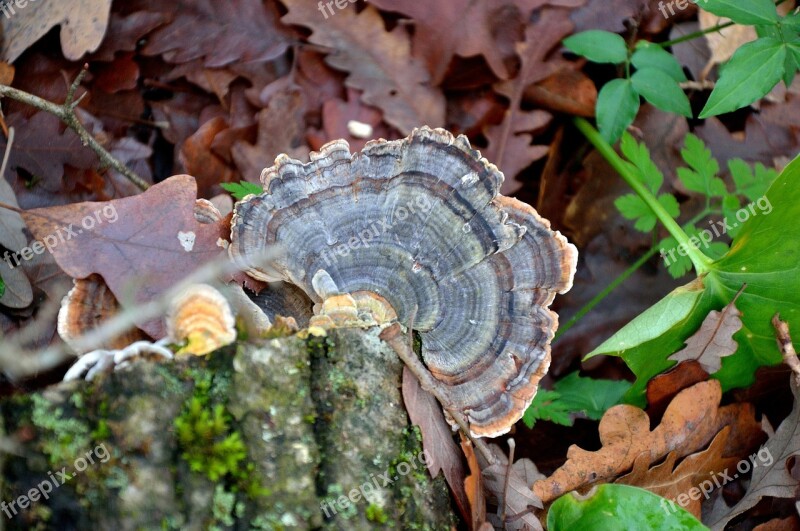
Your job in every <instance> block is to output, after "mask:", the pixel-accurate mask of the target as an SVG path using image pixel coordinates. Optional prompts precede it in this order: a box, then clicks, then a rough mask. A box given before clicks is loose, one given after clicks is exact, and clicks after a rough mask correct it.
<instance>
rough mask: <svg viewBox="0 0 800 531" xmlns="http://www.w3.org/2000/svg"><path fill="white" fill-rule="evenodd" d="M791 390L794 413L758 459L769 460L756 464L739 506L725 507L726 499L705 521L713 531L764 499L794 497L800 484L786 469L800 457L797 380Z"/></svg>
mask: <svg viewBox="0 0 800 531" xmlns="http://www.w3.org/2000/svg"><path fill="white" fill-rule="evenodd" d="M791 388H792V394H793V395H794V406H793V407H792V412H791V413H789V416H788V417H786V418H785V419H783V422H781V424H780V426H778V429H777V430H775V434H774V435H772V436H771V437H770V438H769V440H768V441H767V443H766V444H765V445H764V446H763V447H762V448H761V450H759V453H758V457H759V458H761V457H762V455H763V456H764V457H766V458H768V459H764V460H761V459H759V460H756V461H755V462H753V474H752V476H751V477H750V486H749V488H748V489H747V493H746V494H745V495H744V498H742V499H741V500H739V503H737V504H736V505H734V506H733V507H728V506H727V505H725V501H724V499H722V498H719V499H718V500H717V503H716V504H715V505H714V508H713V510H712V513H711V515H710V516H709V518H708V519H707V521H706V523H707V524H709V526H710V527H711V529H714V530H722V529H724V528H725V526H726V525H727V523H728V522H729V521H731V520H732V519H733V518H736V517H737V516H739V515H740V514H742V513H743V512H745V511H747V510H749V509H750V508H752V507H754V506H755V505H756V504H757V503H758V502H759V500H761V498H763V497H765V496H771V497H773V498H794V497H795V493H796V492H797V488H798V485H799V483H798V481H797V479H795V478H794V477H792V474H791V473H790V471H789V467H788V465H787V461H788V460H789V458H790V457H795V458H796V457H797V456H798V455H800V386H798V384H797V382H796V381H795V379H794V378H792V379H791ZM765 461H768V462H765ZM756 465H759V466H756Z"/></svg>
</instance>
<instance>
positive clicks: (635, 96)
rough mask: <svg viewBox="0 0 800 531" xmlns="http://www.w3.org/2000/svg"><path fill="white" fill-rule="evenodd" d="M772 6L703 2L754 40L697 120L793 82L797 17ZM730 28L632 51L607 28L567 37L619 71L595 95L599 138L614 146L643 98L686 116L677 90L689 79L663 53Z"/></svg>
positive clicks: (799, 38) (733, 61) (749, 0)
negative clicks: (749, 32) (750, 28)
mask: <svg viewBox="0 0 800 531" xmlns="http://www.w3.org/2000/svg"><path fill="white" fill-rule="evenodd" d="M783 1H785V0H781V1H779V2H777V4H781V3H783ZM777 4H775V3H773V2H772V1H771V0H746V1H737V2H731V1H730V0H704V2H703V6H702V8H703V9H704V10H706V11H708V12H710V13H713V14H715V15H718V16H720V17H726V18H729V19H731V21H732V23H736V24H742V25H748V26H754V28H755V31H756V34H757V35H758V38H757V39H756V40H755V41H752V42H749V43H747V44H744V45H743V46H741V47H740V48H739V49H738V50H736V52H735V53H734V54H733V56H732V57H731V58H730V60H728V62H727V63H726V64H725V65H724V67H723V68H722V69H721V72H720V76H719V80H718V81H717V83H716V85H715V87H714V90H713V91H712V92H711V95H710V96H709V98H708V101H707V102H706V104H705V106H704V107H703V109H702V111H701V112H700V116H699V118H701V119H702V118H708V117H710V116H716V115H719V114H724V113H727V112H731V111H734V110H736V109H740V108H742V107H746V106H747V105H750V104H751V103H753V102H754V101H756V100H758V99H760V98H761V97H763V96H764V95H766V94H767V93H768V92H769V91H770V90H772V89H773V88H774V87H775V85H777V84H778V83H779V82H780V81H781V80H783V82H784V83H785V84H786V86H789V84H791V82H792V79H794V76H795V73H796V72H797V70H798V65H800V15H798V14H794V13H793V14H789V15H786V16H781V15H779V14H778V10H777V9H776V5H777ZM728 25H730V24H721V25H719V26H716V27H713V28H708V29H707V30H703V31H700V32H696V33H693V34H690V35H687V36H685V37H681V38H680V39H675V40H673V41H667V42H663V43H650V42H647V41H639V42H638V43H636V45H635V46H634V47H633V50H631V49H630V48H629V46H628V44H627V43H626V42H625V40H624V39H623V38H622V37H621V36H619V35H617V34H616V33H611V32H609V31H602V30H589V31H584V32H581V33H577V34H575V35H572V36H570V37H568V38H566V39H564V46H566V47H567V48H568V49H569V50H570V51H572V52H574V53H575V54H577V55H580V56H582V57H585V58H586V59H588V60H589V61H592V62H594V63H601V64H614V65H618V66H619V67H621V68H623V69H624V72H625V75H624V77H623V78H620V79H614V80H612V81H610V82H608V83H606V84H605V85H604V86H603V87H602V89H600V92H599V93H598V95H597V107H596V116H597V126H598V129H599V131H600V134H601V135H602V136H603V138H605V139H606V141H608V142H609V143H614V142H616V141H617V140H618V139H619V138H620V137H621V136H622V133H623V132H624V131H625V130H626V129H627V128H628V126H629V125H631V124H632V123H633V120H634V118H635V117H636V114H637V113H638V112H639V105H640V97H643V98H644V99H645V100H646V101H648V102H649V103H651V104H652V105H653V106H655V107H657V108H659V109H661V110H662V111H666V112H671V113H675V114H680V115H681V116H686V117H688V118H691V117H692V110H691V105H690V103H689V99H688V98H687V97H686V94H685V93H684V92H683V89H682V88H681V85H680V84H681V83H683V82H685V81H686V76H685V75H684V73H683V69H682V68H681V66H680V63H678V61H677V60H676V59H675V57H674V56H673V55H672V54H670V53H669V52H667V51H666V50H665V49H666V48H668V47H670V46H672V45H674V44H677V43H679V42H683V41H685V40H689V39H691V38H696V37H699V36H701V35H703V34H705V33H710V32H712V31H717V30H719V29H721V28H723V27H725V26H728ZM633 69H635V70H634V71H633V72H632V70H633Z"/></svg>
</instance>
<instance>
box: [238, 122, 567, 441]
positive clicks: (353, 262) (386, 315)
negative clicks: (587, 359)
mask: <svg viewBox="0 0 800 531" xmlns="http://www.w3.org/2000/svg"><path fill="white" fill-rule="evenodd" d="M261 180H262V184H263V187H264V190H265V192H264V193H262V194H260V195H251V196H248V197H247V198H245V199H244V200H242V201H240V202H239V203H237V205H236V206H235V210H234V215H233V220H232V224H231V244H230V246H229V248H228V252H229V254H230V256H231V257H232V258H233V259H234V260H236V261H237V263H238V264H239V265H240V266H241V267H242V268H243V270H244V271H246V272H247V273H248V274H249V275H250V276H252V277H254V278H256V279H259V280H262V281H267V282H288V283H291V284H294V285H296V286H298V287H299V288H300V289H302V290H303V291H304V292H305V293H306V294H307V295H308V296H309V297H310V298H311V299H312V300H313V301H314V303H315V313H316V314H317V315H316V316H315V317H314V318H312V322H314V323H315V324H323V325H328V326H332V325H340V324H344V325H347V324H350V323H364V322H366V323H376V324H382V323H386V322H389V321H392V320H397V321H399V322H400V323H402V324H404V325H406V326H412V327H413V328H414V329H415V330H417V331H418V332H419V333H420V335H421V337H422V357H423V360H424V362H425V364H426V366H427V367H428V369H429V370H430V371H431V373H432V374H433V376H434V377H435V378H436V379H437V380H439V381H440V382H441V383H442V384H443V386H444V387H445V388H446V390H447V394H448V397H449V399H450V401H451V406H452V407H454V408H457V410H459V411H461V412H462V413H463V414H464V415H465V417H466V418H467V420H468V421H469V424H470V430H471V431H472V433H473V435H475V436H497V435H499V434H502V433H505V432H506V431H508V429H509V428H510V426H511V425H512V424H513V423H514V422H516V421H517V420H519V418H520V417H521V416H522V413H523V412H524V411H525V409H526V408H527V406H528V405H529V404H530V402H531V400H532V399H533V396H534V395H535V393H536V388H537V386H538V383H539V380H540V379H541V377H542V376H543V375H544V374H545V373H546V371H547V368H548V366H549V364H550V341H551V340H552V338H553V335H554V333H555V329H556V327H557V325H558V316H557V315H556V314H555V313H554V312H552V311H550V310H549V309H548V307H549V306H550V304H551V303H552V302H553V298H554V297H555V294H556V293H564V292H566V291H567V290H569V288H570V287H571V285H572V279H573V275H574V273H575V266H576V261H577V250H576V249H575V247H574V246H573V245H571V244H570V243H568V242H567V240H566V238H564V236H562V235H561V234H560V233H558V232H554V231H552V230H551V229H550V225H549V223H548V222H547V220H545V219H543V218H541V217H540V216H539V215H538V214H537V213H536V211H535V210H534V209H533V208H532V207H530V206H529V205H527V204H525V203H522V202H520V201H517V200H515V199H512V198H509V197H503V196H501V195H499V189H500V185H501V184H502V181H503V174H502V173H501V172H500V171H499V170H498V169H497V168H496V167H495V166H494V165H493V164H491V163H489V162H488V161H486V159H484V158H482V157H481V156H480V153H479V152H478V151H476V150H474V149H472V148H471V146H470V144H469V141H468V140H467V139H466V137H464V136H459V137H457V138H456V137H453V135H451V134H450V133H449V132H447V131H444V130H442V129H429V128H421V129H417V130H415V131H414V132H413V133H412V134H411V135H410V136H408V137H407V138H404V139H402V140H395V141H385V140H375V141H371V142H369V143H367V145H366V146H365V147H364V149H363V150H362V151H361V152H360V153H353V154H351V153H350V150H349V146H348V144H347V142H345V141H344V140H337V141H334V142H330V143H329V144H326V145H325V146H323V147H322V149H321V150H320V151H319V152H318V153H312V154H311V161H310V162H309V163H306V164H303V163H301V162H300V161H297V160H294V159H291V158H289V157H287V156H285V155H281V156H279V157H278V159H277V160H276V161H275V165H274V166H272V167H271V168H268V169H266V170H264V172H263V173H262V175H261ZM276 247H277V248H280V249H282V252H280V253H279V255H278V257H277V258H273V259H270V260H269V261H268V262H266V263H264V262H263V261H259V260H258V257H261V256H264V255H265V254H266V251H267V249H274V248H276Z"/></svg>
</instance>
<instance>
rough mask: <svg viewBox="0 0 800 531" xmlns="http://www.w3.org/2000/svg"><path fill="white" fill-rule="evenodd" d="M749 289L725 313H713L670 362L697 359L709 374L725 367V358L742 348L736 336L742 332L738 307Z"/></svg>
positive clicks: (725, 309) (732, 302)
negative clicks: (735, 338) (734, 336)
mask: <svg viewBox="0 0 800 531" xmlns="http://www.w3.org/2000/svg"><path fill="white" fill-rule="evenodd" d="M744 288H745V286H742V289H740V290H739V293H737V294H736V296H735V297H734V298H733V300H732V301H731V302H730V303H729V304H728V305H727V306H725V307H724V308H723V309H722V311H721V312H718V311H717V310H711V311H710V312H709V313H708V315H707V316H706V318H705V319H703V324H701V325H700V328H699V329H698V330H697V332H695V333H694V334H692V335H691V336H690V337H689V338H688V339H687V340H686V347H685V348H683V349H682V350H679V351H678V352H676V353H675V354H672V355H671V356H670V357H669V358H668V359H670V360H673V361H677V362H681V361H687V360H696V361H697V362H698V363H699V364H700V365H701V366H702V367H703V369H704V370H705V371H706V372H707V373H708V374H714V373H715V372H717V371H718V370H720V368H721V367H722V358H724V357H725V356H730V355H731V354H733V353H734V352H736V349H737V348H739V345H738V344H737V343H736V341H734V339H733V335H734V334H735V333H736V332H738V331H739V330H741V329H742V319H741V316H742V312H740V311H739V309H738V308H736V299H737V298H738V297H739V295H740V294H741V293H742V290H744Z"/></svg>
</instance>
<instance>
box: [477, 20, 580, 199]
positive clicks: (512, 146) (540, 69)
mask: <svg viewBox="0 0 800 531" xmlns="http://www.w3.org/2000/svg"><path fill="white" fill-rule="evenodd" d="M572 28H573V25H572V22H570V21H569V18H568V11H567V10H566V9H557V8H546V9H543V10H542V12H541V14H540V16H539V19H538V21H537V22H536V23H535V24H531V25H529V26H528V27H527V28H526V30H525V40H524V41H523V42H520V43H518V44H517V47H516V48H517V55H519V57H520V61H521V67H520V70H519V73H518V74H517V77H515V78H514V79H512V80H509V81H504V82H502V83H499V84H497V85H495V90H496V91H497V92H498V93H499V94H502V95H503V96H505V97H506V98H508V100H509V106H508V111H507V112H506V115H505V118H504V119H503V122H502V123H501V124H500V125H497V126H492V127H489V128H487V129H486V131H485V134H486V138H487V140H488V141H489V145H488V147H487V149H486V150H485V151H484V156H485V157H487V158H488V159H489V160H492V161H494V163H495V164H496V165H497V167H498V168H500V170H501V171H502V172H503V173H504V174H505V175H506V180H505V181H504V183H503V187H502V188H501V193H503V194H506V195H509V194H510V193H511V192H512V191H513V190H514V189H515V188H516V187H518V185H519V183H517V182H515V181H514V180H513V179H514V177H515V176H516V175H517V174H518V173H519V172H520V171H522V170H523V169H525V168H526V167H527V166H528V165H530V164H531V163H532V162H533V161H535V160H538V159H540V158H542V157H544V156H545V155H546V154H547V151H548V146H534V145H531V141H532V140H533V136H532V135H531V134H530V133H531V132H537V131H538V130H539V129H542V128H543V127H545V126H546V125H547V124H549V123H550V120H551V119H552V116H551V115H550V114H549V113H547V112H544V111H532V112H531V111H523V110H522V109H521V104H522V98H523V95H524V94H525V89H526V88H527V87H528V86H530V85H532V84H533V83H536V82H537V81H541V80H543V79H545V78H546V77H548V76H549V75H550V74H551V73H553V72H555V71H556V70H557V69H558V68H559V64H560V63H559V62H557V61H545V58H546V57H547V55H548V53H549V52H550V51H551V50H552V49H553V48H554V47H556V46H557V45H558V44H559V43H560V42H561V39H563V38H564V37H566V36H567V35H569V33H570V32H571V31H572Z"/></svg>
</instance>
